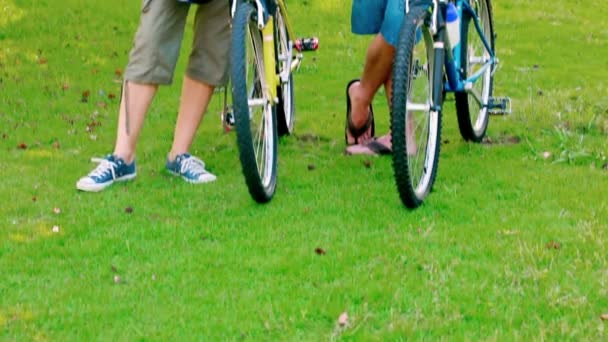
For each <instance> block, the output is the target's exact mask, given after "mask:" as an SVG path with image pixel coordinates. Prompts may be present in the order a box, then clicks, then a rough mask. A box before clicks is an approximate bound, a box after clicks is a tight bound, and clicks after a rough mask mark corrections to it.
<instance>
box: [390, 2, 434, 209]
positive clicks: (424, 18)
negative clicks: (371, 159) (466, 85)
mask: <svg viewBox="0 0 608 342" xmlns="http://www.w3.org/2000/svg"><path fill="white" fill-rule="evenodd" d="M429 20H430V13H429V11H428V8H427V7H425V6H417V7H413V8H411V9H410V12H409V13H408V14H407V15H406V18H405V22H404V24H403V25H402V27H401V33H400V36H399V42H398V46H397V50H396V55H395V64H394V67H393V90H392V94H393V95H392V101H391V138H392V144H393V171H394V173H395V180H396V183H397V190H398V192H399V196H400V197H401V201H402V202H403V204H405V206H407V207H408V208H412V209H413V208H416V207H418V206H420V205H421V204H422V202H423V200H424V199H425V197H426V196H427V195H428V194H429V192H430V191H431V188H432V186H433V183H434V182H435V176H436V174H437V166H438V158H439V142H440V135H441V111H440V110H433V109H432V108H441V103H438V104H433V94H434V92H441V91H443V84H434V82H433V79H434V76H433V75H434V70H433V64H434V63H433V60H434V51H433V38H432V34H431V32H430V31H429V27H428V26H427V25H426V23H428V22H429ZM440 67H443V65H440ZM442 70H443V69H442ZM440 99H441V97H440ZM440 101H441V100H440Z"/></svg>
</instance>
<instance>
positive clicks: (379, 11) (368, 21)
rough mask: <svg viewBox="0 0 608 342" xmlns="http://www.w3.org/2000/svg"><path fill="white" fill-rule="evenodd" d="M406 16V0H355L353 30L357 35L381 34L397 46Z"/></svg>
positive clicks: (352, 20)
mask: <svg viewBox="0 0 608 342" xmlns="http://www.w3.org/2000/svg"><path fill="white" fill-rule="evenodd" d="M404 16H405V1H404V0H353V11H352V15H351V20H350V21H351V29H352V31H353V33H355V34H377V33H380V34H382V37H384V39H385V40H386V41H387V42H388V43H389V44H391V45H392V46H397V42H398V40H399V30H400V29H401V22H402V21H403V17H404Z"/></svg>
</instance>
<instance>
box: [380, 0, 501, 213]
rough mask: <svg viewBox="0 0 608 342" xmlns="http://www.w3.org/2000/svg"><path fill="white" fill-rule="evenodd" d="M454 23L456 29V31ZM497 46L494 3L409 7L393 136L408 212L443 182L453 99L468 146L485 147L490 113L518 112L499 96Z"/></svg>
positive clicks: (439, 1)
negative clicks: (445, 120)
mask: <svg viewBox="0 0 608 342" xmlns="http://www.w3.org/2000/svg"><path fill="white" fill-rule="evenodd" d="M454 20H456V21H454ZM448 23H449V24H453V23H456V26H451V27H450V29H451V30H450V32H448ZM448 33H449V34H448ZM495 39H496V37H495V34H494V25H493V21H492V6H491V3H490V0H406V15H405V19H404V23H403V25H402V28H401V32H400V38H399V43H398V46H397V51H396V55H395V64H394V67H393V89H392V94H393V95H392V101H391V135H392V144H393V170H394V173H395V180H396V183H397V190H398V192H399V195H400V197H401V200H402V202H403V203H404V204H405V206H407V207H408V208H416V207H418V206H420V205H421V204H422V202H423V201H424V199H425V198H426V196H427V195H428V194H429V193H430V191H431V189H432V187H433V184H434V182H435V177H436V175H437V166H438V161H439V149H440V144H441V113H442V106H443V99H444V97H445V94H446V93H450V92H451V93H454V97H455V102H456V113H457V117H458V126H459V129H460V133H461V135H462V137H463V138H464V139H465V140H467V141H473V142H480V141H482V139H483V137H484V136H485V134H486V130H487V127H488V121H489V115H490V114H508V113H510V111H511V109H510V106H511V101H510V99H509V98H507V97H503V98H497V97H493V80H494V73H495V71H496V69H497V66H498V58H497V57H496V51H495Z"/></svg>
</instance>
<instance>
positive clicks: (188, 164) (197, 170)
mask: <svg viewBox="0 0 608 342" xmlns="http://www.w3.org/2000/svg"><path fill="white" fill-rule="evenodd" d="M181 164H182V165H181V167H180V173H182V174H183V173H186V172H188V171H190V172H191V173H193V174H195V175H202V174H205V173H208V172H207V170H205V163H204V162H203V161H202V160H200V159H198V158H196V157H192V156H190V158H188V159H186V160H184V161H183V162H182V163H181Z"/></svg>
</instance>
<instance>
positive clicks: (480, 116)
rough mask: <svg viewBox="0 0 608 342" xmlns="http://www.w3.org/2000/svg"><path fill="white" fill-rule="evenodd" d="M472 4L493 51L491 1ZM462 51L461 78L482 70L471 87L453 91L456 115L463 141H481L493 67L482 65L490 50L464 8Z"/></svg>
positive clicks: (484, 128)
mask: <svg viewBox="0 0 608 342" xmlns="http://www.w3.org/2000/svg"><path fill="white" fill-rule="evenodd" d="M471 7H472V8H473V10H474V11H475V13H477V16H478V17H479V24H480V28H481V33H482V35H483V37H484V39H485V41H486V42H487V43H488V45H489V47H490V48H491V49H492V51H494V28H493V23H492V6H491V4H490V0H477V1H472V3H471ZM461 29H462V34H461V41H460V44H462V46H463V47H466V48H463V49H462V54H461V65H462V68H463V70H464V72H465V75H463V76H464V78H467V77H471V76H473V75H475V74H476V73H478V72H480V71H482V72H481V74H480V76H479V78H477V79H476V80H475V81H474V82H473V83H472V86H473V87H472V88H471V89H470V90H467V91H465V92H458V93H456V94H455V99H456V114H457V116H458V127H459V129H460V134H461V135H462V137H463V138H464V139H465V140H468V141H473V142H480V141H481V140H482V139H483V137H484V136H485V135H486V130H487V129H488V121H489V111H488V104H489V103H490V98H491V97H492V91H493V89H492V86H493V81H494V74H493V71H494V68H493V67H487V68H486V69H485V71H483V70H482V67H484V65H485V64H486V63H488V62H489V61H490V59H491V54H490V52H489V51H488V50H487V49H486V48H485V45H484V43H483V40H482V38H481V37H482V36H481V35H479V34H478V33H477V29H476V27H475V21H474V19H473V18H472V17H471V16H470V15H467V12H466V11H465V12H464V14H463V18H462V28H461Z"/></svg>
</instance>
